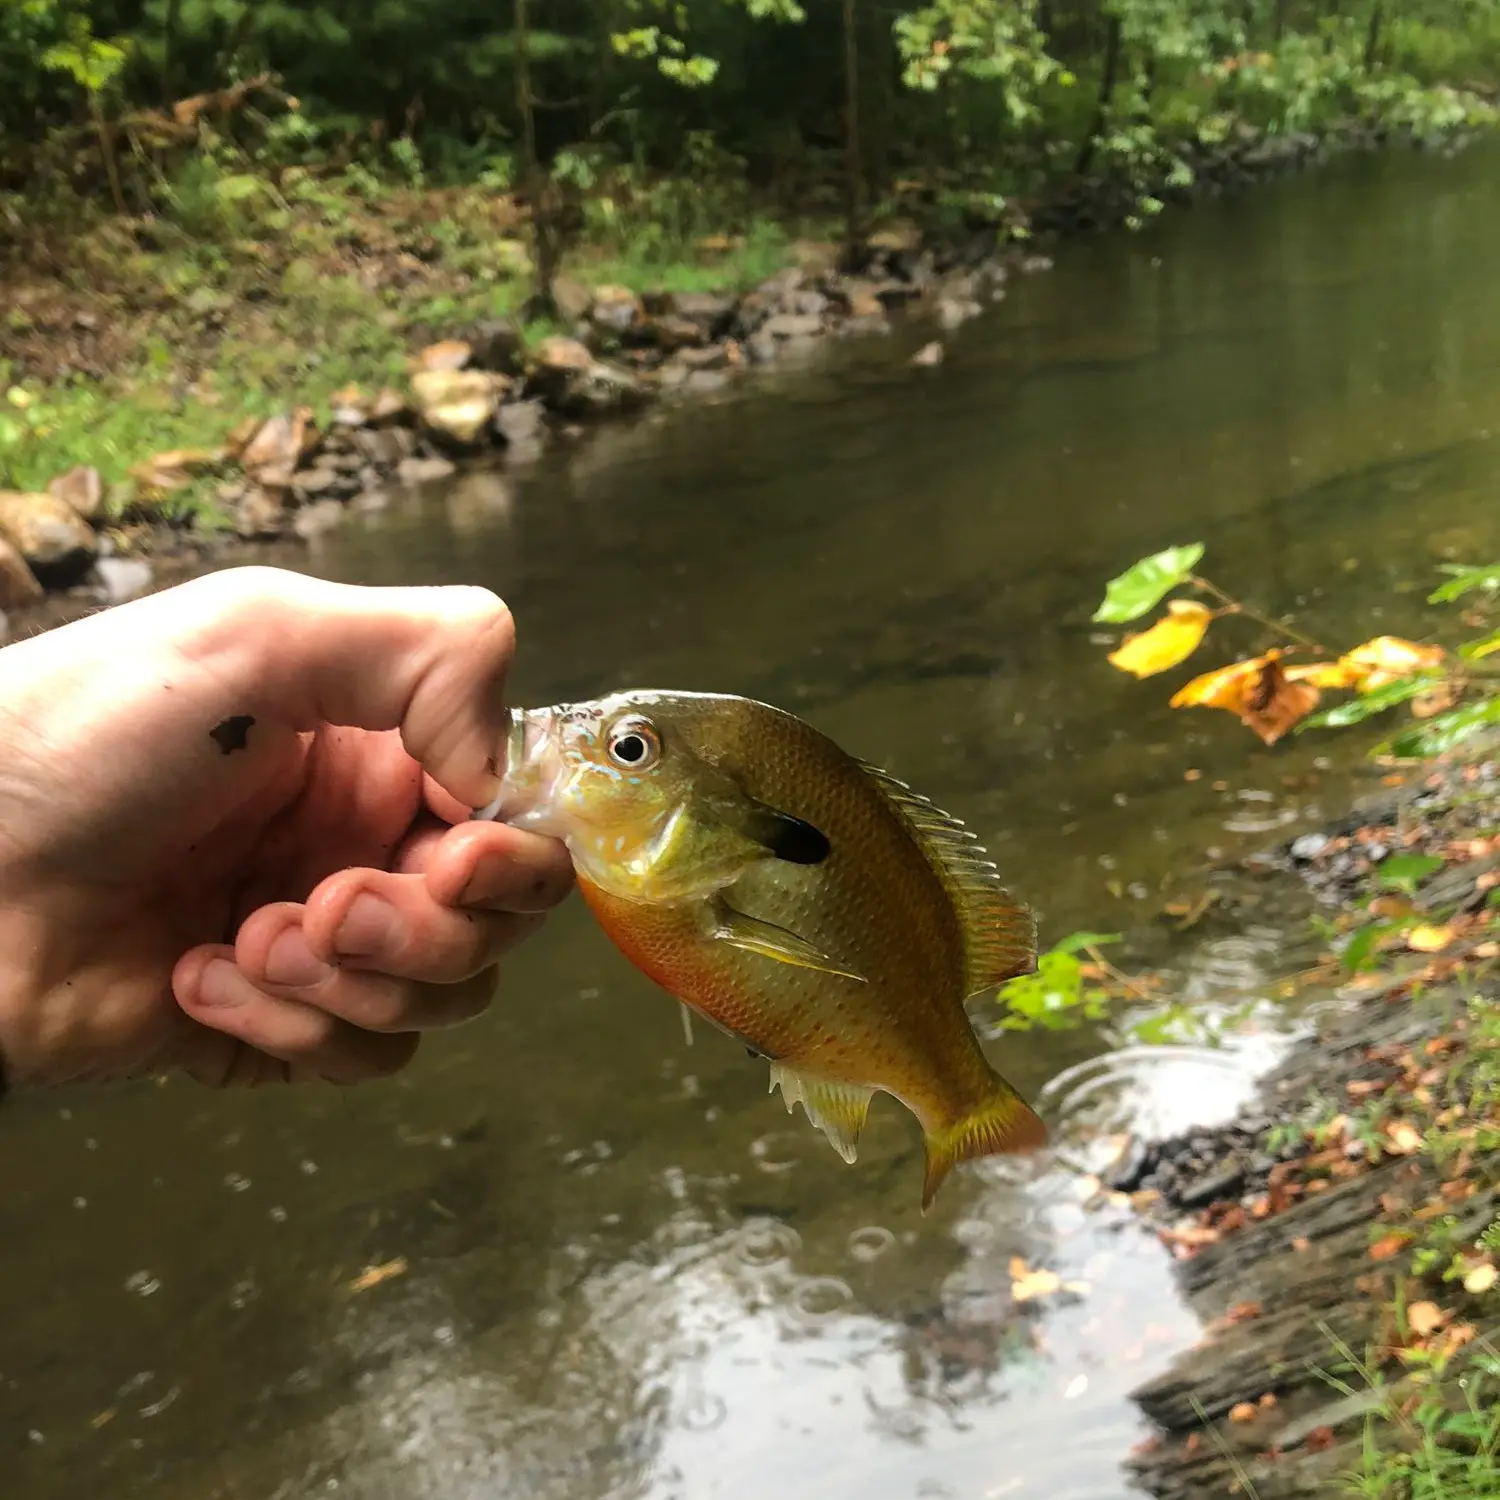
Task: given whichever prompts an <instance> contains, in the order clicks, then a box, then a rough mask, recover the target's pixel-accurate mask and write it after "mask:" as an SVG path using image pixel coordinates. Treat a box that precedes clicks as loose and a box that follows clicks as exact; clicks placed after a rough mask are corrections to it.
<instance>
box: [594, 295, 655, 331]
mask: <svg viewBox="0 0 1500 1500" xmlns="http://www.w3.org/2000/svg"><path fill="white" fill-rule="evenodd" d="M644 319H645V313H644V312H643V310H642V308H641V302H640V298H638V297H637V296H636V294H635V293H634V292H632V291H631V290H630V288H629V287H625V286H597V287H595V288H594V296H593V301H592V302H591V303H590V305H589V322H590V323H592V324H593V325H594V327H595V328H598V329H600V330H601V331H603V332H605V333H611V334H614V335H615V336H616V337H617V338H618V337H623V336H624V335H625V334H627V333H629V332H630V331H631V330H632V329H633V328H635V327H636V326H637V325H638V324H639V323H641V322H643V321H644Z"/></svg>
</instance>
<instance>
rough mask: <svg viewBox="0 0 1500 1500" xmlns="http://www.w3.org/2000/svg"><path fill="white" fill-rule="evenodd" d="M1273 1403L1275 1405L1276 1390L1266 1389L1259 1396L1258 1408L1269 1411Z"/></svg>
mask: <svg viewBox="0 0 1500 1500" xmlns="http://www.w3.org/2000/svg"><path fill="white" fill-rule="evenodd" d="M1275 1405H1276V1392H1275V1391H1267V1392H1266V1393H1265V1395H1264V1396H1262V1397H1261V1398H1260V1409H1261V1410H1262V1411H1270V1410H1271V1408H1272V1407H1274V1406H1275Z"/></svg>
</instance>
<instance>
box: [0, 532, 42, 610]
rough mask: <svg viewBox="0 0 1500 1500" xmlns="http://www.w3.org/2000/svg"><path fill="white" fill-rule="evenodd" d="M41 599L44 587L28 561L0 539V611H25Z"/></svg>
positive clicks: (3, 539)
mask: <svg viewBox="0 0 1500 1500" xmlns="http://www.w3.org/2000/svg"><path fill="white" fill-rule="evenodd" d="M41 597H42V586H41V584H40V583H38V582H37V577H36V574H35V573H33V572H32V571H31V569H30V568H29V567H27V566H26V559H25V558H24V557H22V556H21V554H20V553H19V552H18V551H17V550H16V549H15V547H13V546H12V545H11V543H10V542H9V541H7V540H6V539H5V538H4V537H0V611H6V610H17V609H24V608H25V606H26V605H28V604H35V603H36V601H37V600H38V599H40V598H41Z"/></svg>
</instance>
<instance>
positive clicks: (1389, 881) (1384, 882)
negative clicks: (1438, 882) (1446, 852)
mask: <svg viewBox="0 0 1500 1500" xmlns="http://www.w3.org/2000/svg"><path fill="white" fill-rule="evenodd" d="M1442 868H1443V861H1442V858H1441V856H1440V855H1436V854H1391V855H1388V856H1387V857H1386V858H1385V859H1383V860H1381V862H1380V865H1379V867H1378V868H1377V870H1376V872H1375V883H1376V884H1377V885H1379V886H1381V887H1383V888H1384V889H1385V890H1388V891H1400V892H1401V894H1402V895H1404V896H1415V895H1416V894H1417V889H1418V887H1419V886H1420V885H1421V884H1422V882H1423V881H1424V880H1426V879H1427V877H1428V876H1429V875H1435V874H1436V873H1437V872H1438V871H1439V870H1441V869H1442Z"/></svg>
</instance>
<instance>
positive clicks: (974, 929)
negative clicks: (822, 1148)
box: [474, 691, 1046, 1212]
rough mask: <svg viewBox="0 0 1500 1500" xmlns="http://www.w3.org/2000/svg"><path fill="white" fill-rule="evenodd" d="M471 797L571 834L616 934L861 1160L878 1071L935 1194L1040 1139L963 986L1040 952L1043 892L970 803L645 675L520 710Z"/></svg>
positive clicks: (530, 823) (845, 1151)
mask: <svg viewBox="0 0 1500 1500" xmlns="http://www.w3.org/2000/svg"><path fill="white" fill-rule="evenodd" d="M474 816H475V817H476V818H498V819H499V820H501V821H504V822H506V823H510V824H513V825H515V826H517V827H520V828H528V829H532V830H534V831H536V832H538V833H543V834H547V835H550V836H552V837H554V838H557V839H560V840H562V841H563V843H565V844H566V846H567V848H568V852H569V854H570V856H571V858H572V861H573V867H574V871H575V874H576V876H577V881H578V887H579V889H580V891H581V892H582V894H583V896H584V899H585V900H586V901H587V902H588V905H589V907H590V908H591V910H592V911H593V913H594V916H595V917H596V918H597V920H598V921H599V923H600V925H601V926H602V927H603V928H604V930H605V932H606V933H607V934H608V935H609V937H610V939H611V940H612V941H613V942H614V944H615V946H616V947H618V948H619V949H620V951H621V952H622V953H623V954H624V955H625V956H626V957H627V958H628V959H629V960H630V961H631V962H632V963H634V964H635V965H636V967H637V968H639V969H640V970H641V971H642V972H643V973H645V974H646V975H648V976H649V977H650V978H651V979H653V980H654V981H656V983H657V984H659V985H660V986H661V987H662V988H663V989H665V990H667V991H668V992H669V993H670V994H672V995H674V996H676V997H677V998H678V999H679V1000H680V1001H682V1002H683V1003H684V1004H685V1005H686V1006H688V1007H689V1008H690V1009H691V1010H692V1011H694V1012H696V1013H697V1014H699V1015H702V1016H704V1017H705V1018H706V1019H708V1020H709V1021H711V1022H712V1023H713V1024H715V1025H716V1026H718V1027H719V1028H720V1029H721V1030H723V1031H725V1032H728V1033H729V1034H730V1035H731V1036H734V1037H736V1038H737V1039H738V1040H739V1041H741V1042H742V1043H743V1044H744V1045H745V1046H746V1047H747V1048H749V1049H750V1050H751V1051H752V1052H753V1053H755V1054H757V1055H758V1056H761V1057H764V1058H765V1059H767V1061H769V1063H770V1065H771V1087H772V1088H773V1089H774V1088H775V1087H776V1086H777V1085H778V1084H779V1085H780V1087H781V1091H782V1096H783V1098H784V1100H785V1102H786V1106H787V1108H788V1110H790V1109H792V1108H793V1107H794V1105H795V1104H796V1103H797V1101H798V1100H800V1101H801V1103H802V1106H803V1108H804V1109H805V1110H806V1112H807V1115H808V1117H809V1119H811V1120H812V1121H813V1123H814V1124H815V1125H817V1126H818V1127H819V1128H820V1129H821V1130H822V1131H823V1133H824V1134H825V1135H826V1136H827V1137H828V1139H829V1141H830V1142H831V1143H832V1144H833V1146H834V1147H835V1149H836V1150H837V1151H838V1152H839V1153H840V1155H841V1156H843V1157H844V1159H845V1160H846V1161H850V1162H852V1161H854V1159H855V1155H856V1150H857V1146H858V1142H859V1136H860V1132H861V1130H862V1128H863V1126H864V1123H865V1118H866V1115H867V1112H868V1110H869V1106H870V1100H871V1097H872V1096H873V1094H874V1093H875V1091H876V1090H880V1091H882V1092H885V1093H888V1094H891V1095H892V1096H894V1097H895V1098H896V1099H898V1100H899V1101H900V1102H901V1103H902V1104H904V1105H905V1106H906V1107H907V1109H909V1110H910V1111H911V1112H912V1114H914V1115H915V1116H916V1118H917V1120H918V1122H919V1124H920V1125H921V1127H922V1132H923V1136H924V1138H925V1142H926V1150H927V1168H926V1178H925V1182H924V1184H923V1189H922V1208H923V1211H924V1212H925V1211H926V1210H927V1209H928V1208H929V1207H930V1206H931V1204H932V1200H933V1197H934V1196H935V1194H936V1193H937V1190H938V1188H939V1187H940V1186H941V1184H942V1182H943V1180H944V1178H946V1177H947V1175H948V1174H949V1172H950V1171H951V1170H952V1169H953V1167H954V1165H955V1164H956V1163H958V1162H959V1161H963V1160H968V1159H972V1158H976V1157H983V1156H992V1155H998V1154H1003V1153H1008V1152H1017V1151H1027V1150H1032V1149H1035V1148H1037V1147H1040V1146H1041V1145H1043V1144H1045V1141H1046V1131H1045V1128H1044V1127H1043V1125H1042V1122H1041V1120H1040V1119H1039V1118H1038V1117H1037V1115H1036V1114H1035V1113H1034V1112H1033V1111H1032V1109H1031V1108H1030V1107H1029V1106H1028V1105H1027V1104H1026V1102H1025V1101H1024V1100H1023V1099H1022V1098H1021V1097H1020V1095H1019V1094H1018V1093H1017V1092H1016V1091H1015V1090H1014V1089H1013V1088H1012V1087H1011V1086H1010V1085H1009V1084H1008V1083H1007V1082H1006V1081H1005V1080H1004V1079H1003V1078H1001V1077H1000V1075H999V1074H998V1073H997V1072H996V1071H995V1070H994V1068H993V1067H992V1066H991V1065H990V1063H989V1061H988V1059H987V1058H986V1057H985V1055H984V1053H983V1051H982V1050H981V1048H980V1046H979V1042H978V1039H977V1037H976V1036H975V1034H974V1031H973V1028H972V1026H971V1025H970V1023H969V1019H968V1015H967V1012H966V1008H965V1004H966V1001H968V1000H969V999H970V997H972V996H974V995H977V994H979V993H980V992H981V991H984V990H987V989H991V988H993V987H994V986H996V985H998V984H1002V983H1004V982H1005V981H1006V980H1007V979H1011V978H1013V977H1015V976H1016V975H1018V974H1024V973H1030V972H1032V971H1033V970H1034V969H1035V966H1036V929H1035V923H1034V922H1033V919H1032V916H1031V914H1030V912H1029V911H1028V910H1027V908H1026V907H1025V906H1023V905H1022V904H1020V903H1019V902H1018V901H1017V900H1016V899H1015V898H1014V897H1013V896H1011V895H1010V893H1009V892H1008V891H1006V890H1005V888H1004V887H1003V886H1002V885H1001V883H1000V877H999V874H998V872H997V870H996V869H995V866H994V865H993V864H992V863H991V862H990V861H989V860H988V858H986V856H985V852H984V850H983V849H982V848H981V847H980V845H979V843H978V841H977V840H976V839H975V837H974V835H973V834H971V833H969V832H968V831H967V830H965V829H964V827H963V826H962V824H960V823H959V822H958V820H957V819H955V818H952V817H949V816H948V815H947V814H946V813H944V812H942V811H940V810H939V809H938V808H936V807H934V806H933V804H932V803H930V802H928V801H927V800H926V799H925V798H923V797H920V796H918V795H917V794H916V793H914V792H913V791H911V789H910V788H908V787H907V786H905V785H904V784H903V783H901V782H899V781H897V780H896V779H895V778H894V777H892V776H890V775H888V774H886V773H885V772H884V771H882V770H880V769H878V768H877V767H875V766H871V765H868V764H866V763H865V762H863V761H860V760H857V759H855V758H854V757H853V756H851V755H849V754H847V753H846V752H845V751H844V750H842V749H841V748H840V747H839V746H838V745H836V744H835V743H834V742H833V741H832V740H831V739H829V738H828V737H827V736H826V735H824V734H821V733H820V732H819V731H817V730H816V729H814V728H812V726H811V725H809V724H806V723H804V722H803V721H802V720H801V719H799V718H797V717H796V716H795V715H792V714H789V713H785V712H783V711H782V710H780V709H777V708H772V707H771V706H769V705H768V704H764V703H757V702H754V701H753V700H750V699H747V698H739V697H733V696H727V695H721V694H709V693H689V692H645V691H639V692H622V693H615V694H611V695H610V696H608V697H605V698H599V699H595V700H592V701H590V702H585V703H573V704H563V705H558V706H555V707H551V708H540V709H531V710H515V711H514V712H513V714H512V723H511V730H510V735H509V740H508V743H507V747H506V765H505V774H504V777H503V781H502V786H501V790H500V793H499V795H498V797H497V798H496V800H495V801H494V802H493V803H492V804H491V805H490V806H489V807H487V808H482V809H480V810H479V811H478V812H476V813H475V814H474Z"/></svg>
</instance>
